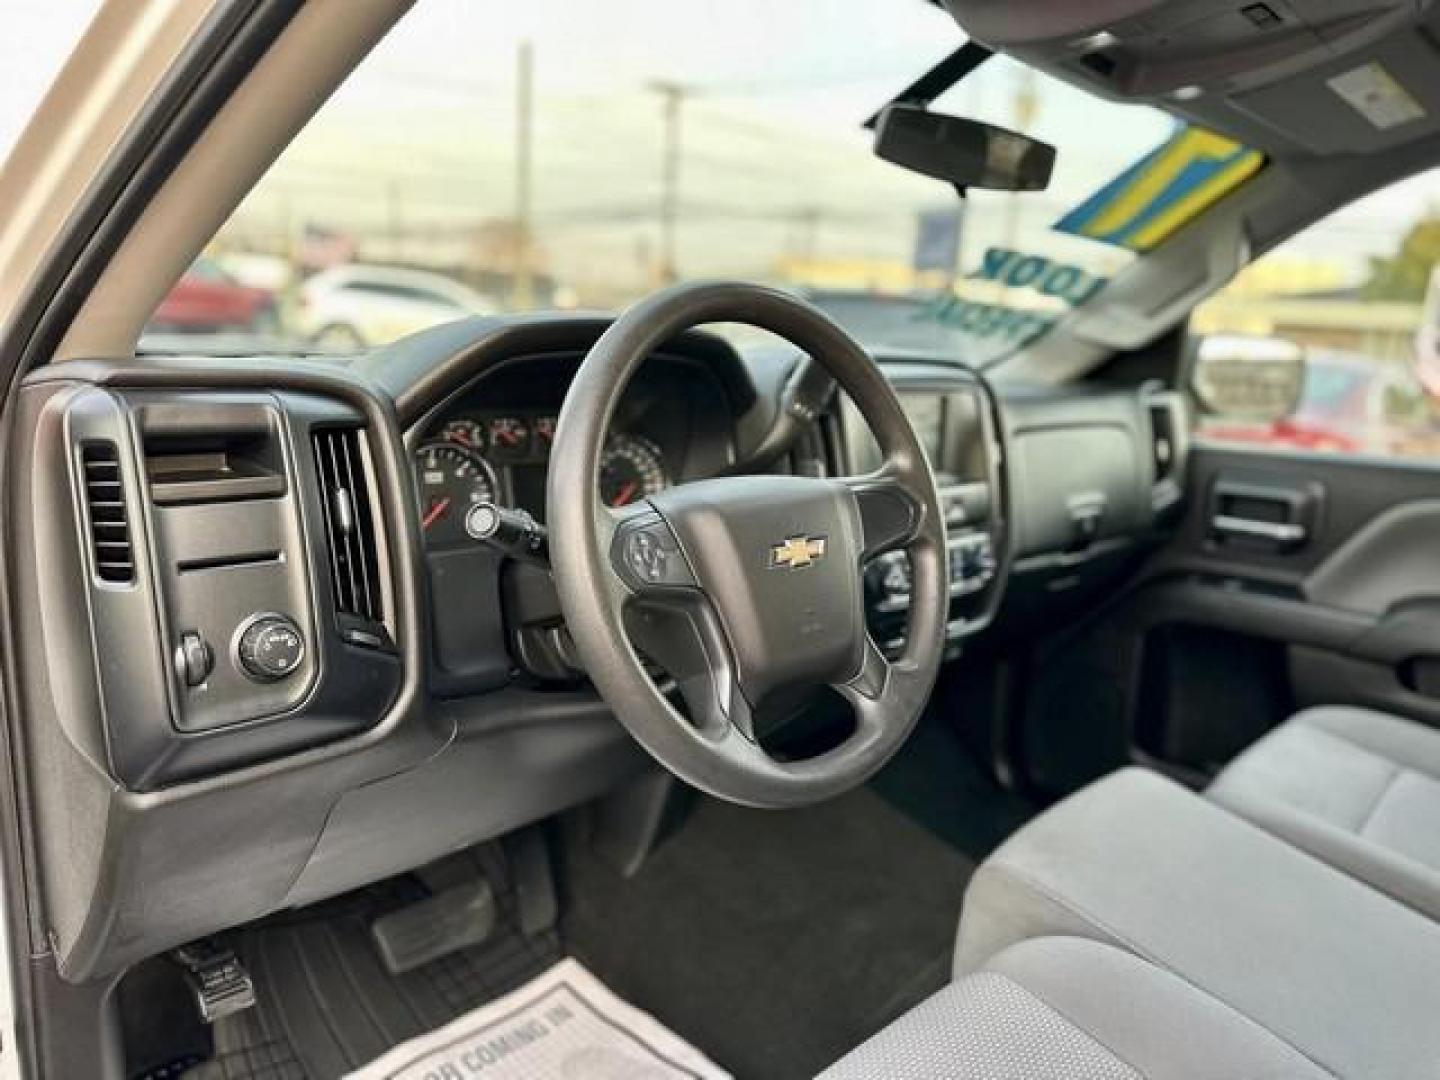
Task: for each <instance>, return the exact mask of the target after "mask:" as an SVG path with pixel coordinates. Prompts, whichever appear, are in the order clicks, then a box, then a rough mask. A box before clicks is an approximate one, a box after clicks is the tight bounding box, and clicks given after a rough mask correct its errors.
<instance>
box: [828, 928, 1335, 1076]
mask: <svg viewBox="0 0 1440 1080" xmlns="http://www.w3.org/2000/svg"><path fill="white" fill-rule="evenodd" d="M1330 1075H1331V1074H1329V1073H1327V1072H1325V1071H1324V1070H1322V1069H1320V1068H1319V1067H1318V1066H1316V1065H1315V1064H1314V1063H1313V1062H1311V1061H1309V1060H1307V1059H1306V1058H1305V1057H1304V1056H1302V1055H1301V1054H1300V1053H1298V1052H1297V1051H1296V1050H1295V1049H1294V1048H1293V1047H1291V1046H1288V1045H1287V1044H1285V1043H1284V1042H1282V1041H1281V1040H1280V1039H1278V1038H1276V1037H1275V1036H1274V1035H1272V1034H1271V1033H1269V1032H1267V1031H1265V1030H1264V1029H1263V1028H1261V1027H1260V1026H1259V1025H1258V1024H1255V1023H1254V1022H1253V1021H1251V1020H1248V1019H1246V1018H1245V1017H1243V1016H1241V1015H1240V1014H1239V1013H1237V1012H1235V1011H1234V1010H1233V1009H1230V1008H1227V1007H1226V1006H1224V1005H1222V1004H1220V1003H1219V1002H1218V1001H1216V1000H1215V999H1214V998H1211V997H1208V996H1206V995H1205V994H1203V993H1201V992H1200V991H1198V990H1196V989H1195V988H1194V987H1192V986H1190V985H1188V984H1187V983H1185V982H1183V981H1182V980H1180V979H1178V978H1176V977H1175V976H1174V975H1171V974H1168V973H1167V972H1164V971H1161V970H1160V969H1159V968H1156V967H1154V966H1153V965H1151V964H1147V963H1145V962H1144V961H1143V960H1139V959H1137V958H1136V957H1134V956H1131V955H1130V954H1128V953H1124V952H1121V951H1120V950H1119V949H1114V948H1111V947H1109V946H1106V945H1101V944H1099V943H1097V942H1093V941H1085V940H1083V939H1080V938H1039V939H1036V940H1033V941H1027V942H1024V943H1022V944H1019V945H1015V946H1012V947H1011V948H1009V949H1006V950H1005V951H1004V952H1002V953H1000V954H999V955H998V956H995V957H993V958H992V959H991V960H990V961H989V963H987V964H986V965H985V967H984V968H983V969H982V970H980V971H977V972H975V973H974V974H971V975H968V976H966V977H965V978H963V979H961V980H959V981H958V982H955V983H952V984H951V985H950V986H948V987H946V988H945V989H944V990H942V991H940V992H939V993H938V994H936V995H935V996H934V997H932V998H930V999H929V1000H928V1001H926V1002H924V1003H923V1004H921V1005H919V1006H918V1007H916V1008H915V1009H913V1010H911V1011H910V1012H909V1013H907V1014H906V1015H905V1016H903V1017H901V1018H900V1019H899V1020H897V1021H896V1022H895V1023H894V1024H892V1025H890V1026H889V1027H888V1028H886V1029H885V1030H884V1031H882V1032H881V1033H880V1034H878V1035H876V1036H875V1037H874V1038H872V1039H871V1040H870V1041H869V1042H867V1043H865V1044H864V1045H863V1046H861V1047H860V1048H859V1049H857V1050H855V1051H853V1052H852V1053H850V1054H849V1055H847V1056H846V1057H845V1058H843V1059H842V1060H841V1061H839V1062H837V1063H836V1064H835V1065H833V1066H831V1067H830V1069H828V1070H827V1071H825V1072H824V1073H822V1074H821V1080H860V1078H862V1077H863V1078H864V1080H876V1078H877V1077H884V1078H885V1080H941V1078H944V1080H1192V1078H1195V1080H1198V1078H1200V1077H1205V1078H1207V1080H1211V1078H1214V1077H1220V1076H1225V1077H1274V1078H1280V1077H1285V1078H1287V1080H1309V1078H1318V1077H1328V1076H1330Z"/></svg>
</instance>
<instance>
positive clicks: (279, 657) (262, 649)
mask: <svg viewBox="0 0 1440 1080" xmlns="http://www.w3.org/2000/svg"><path fill="white" fill-rule="evenodd" d="M235 658H236V660H237V661H238V662H239V664H240V669H241V670H242V671H244V672H245V674H246V675H248V676H250V678H252V679H254V680H255V681H256V682H276V681H277V680H279V679H283V678H286V677H287V676H289V675H291V674H293V673H294V671H295V670H296V669H297V668H298V667H299V666H300V661H301V660H303V659H304V658H305V639H304V638H303V637H302V636H301V635H300V628H299V627H298V626H296V625H295V620H294V619H291V618H289V617H288V616H285V615H277V614H274V613H273V612H272V613H267V614H264V615H256V616H254V617H252V618H251V619H250V621H249V623H247V624H246V626H245V629H244V630H243V631H241V634H240V640H239V641H237V642H236V643H235Z"/></svg>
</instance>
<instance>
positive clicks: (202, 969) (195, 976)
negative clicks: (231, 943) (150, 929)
mask: <svg viewBox="0 0 1440 1080" xmlns="http://www.w3.org/2000/svg"><path fill="white" fill-rule="evenodd" d="M170 955H171V957H173V958H174V960H175V962H176V963H178V964H179V965H180V966H181V967H183V968H184V969H185V975H186V981H187V982H188V983H189V984H190V992H191V993H192V994H194V995H195V1005H196V1007H197V1008H198V1009H199V1010H200V1019H201V1020H203V1021H205V1023H207V1024H213V1023H215V1022H216V1021H217V1020H223V1019H225V1017H227V1016H234V1015H235V1014H236V1013H238V1012H243V1011H244V1010H245V1009H248V1008H250V1007H251V1006H252V1005H254V1004H255V983H254V981H253V980H252V979H251V978H250V973H249V972H248V971H246V970H245V965H244V964H243V963H242V962H241V961H240V958H239V957H238V956H236V955H235V950H234V949H229V948H226V947H225V946H223V945H221V944H219V943H218V942H216V941H214V940H212V939H210V938H202V939H201V940H200V941H192V942H191V943H190V944H189V945H182V946H180V947H179V948H178V949H174V950H172V951H171V953H170Z"/></svg>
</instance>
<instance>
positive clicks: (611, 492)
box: [415, 411, 673, 547]
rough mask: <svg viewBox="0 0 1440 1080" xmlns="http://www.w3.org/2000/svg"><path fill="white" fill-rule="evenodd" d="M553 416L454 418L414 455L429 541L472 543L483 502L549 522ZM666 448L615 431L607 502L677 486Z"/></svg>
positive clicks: (603, 488)
mask: <svg viewBox="0 0 1440 1080" xmlns="http://www.w3.org/2000/svg"><path fill="white" fill-rule="evenodd" d="M555 421H556V416H555V414H554V413H553V412H539V413H526V412H518V411H511V412H504V413H491V414H479V415H472V416H461V417H455V418H454V419H451V420H449V421H447V422H446V423H445V424H443V425H442V426H441V427H440V428H439V429H438V430H437V431H436V432H435V434H434V437H432V438H430V439H428V440H427V441H426V442H424V443H422V444H421V446H420V447H419V448H418V449H417V450H416V451H415V479H416V487H417V490H418V492H419V499H420V507H419V513H420V523H421V531H422V532H423V533H424V536H425V542H426V543H427V544H428V545H430V546H432V547H444V546H451V545H455V544H460V543H465V542H467V540H466V536H465V515H466V514H467V513H468V511H469V510H470V507H472V506H474V505H475V504H476V503H480V502H495V503H500V504H502V505H506V506H516V507H519V508H520V509H522V510H526V511H528V512H529V513H530V514H531V515H533V516H534V517H535V518H536V519H537V520H539V521H544V520H545V481H546V472H547V469H548V467H549V460H550V449H551V446H552V444H553V443H554V441H555ZM672 482H673V478H672V476H671V474H670V471H669V469H668V468H667V465H666V462H665V459H664V455H663V453H662V452H661V450H660V448H659V447H658V446H657V445H656V444H655V443H654V442H652V441H651V440H650V439H648V438H645V437H644V436H641V435H638V434H634V433H632V432H626V431H616V432H613V433H612V434H611V435H610V437H609V438H608V439H607V441H606V445H605V452H604V455H603V457H602V459H601V463H600V491H599V495H600V499H601V500H602V501H603V502H604V503H605V504H606V505H607V506H614V507H620V506H628V505H629V504H631V503H635V502H639V501H640V500H642V499H646V498H649V497H650V496H651V495H654V494H655V493H656V492H658V491H661V490H663V489H664V488H667V487H669V486H670V484H671V483H672Z"/></svg>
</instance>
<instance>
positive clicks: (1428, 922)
mask: <svg viewBox="0 0 1440 1080" xmlns="http://www.w3.org/2000/svg"><path fill="white" fill-rule="evenodd" d="M1054 936H1069V937H1080V938H1088V939H1091V940H1093V941H1096V942H1100V943H1103V944H1106V945H1109V946H1111V947H1113V948H1116V949H1121V950H1124V951H1126V952H1129V953H1131V954H1133V955H1134V956H1136V957H1139V958H1141V959H1143V960H1145V961H1147V962H1149V963H1150V964H1152V965H1154V966H1155V967H1157V968H1159V969H1163V970H1164V971H1167V972H1169V973H1171V974H1172V975H1173V976H1176V977H1178V978H1180V979H1182V980H1183V981H1184V982H1185V983H1187V984H1188V985H1189V986H1191V987H1193V988H1194V989H1195V990H1197V991H1199V992H1201V993H1203V994H1204V995H1206V996H1208V997H1209V998H1212V999H1214V1000H1215V1001H1217V1002H1220V1003H1223V1004H1224V1005H1225V1006H1227V1007H1228V1008H1230V1009H1232V1010H1234V1011H1235V1012H1236V1013H1238V1014H1240V1015H1241V1016H1244V1017H1246V1018H1248V1019H1249V1020H1251V1021H1253V1022H1254V1023H1256V1024H1258V1025H1259V1026H1260V1027H1262V1028H1263V1029H1264V1030H1265V1031H1267V1032H1269V1033H1271V1034H1272V1035H1273V1036H1274V1037H1275V1038H1277V1039H1279V1040H1281V1041H1282V1042H1283V1043H1285V1044H1287V1045H1288V1046H1291V1047H1293V1048H1295V1050H1297V1051H1298V1052H1299V1053H1300V1054H1302V1055H1304V1057H1305V1058H1307V1059H1308V1060H1309V1061H1311V1062H1313V1063H1315V1064H1316V1065H1317V1066H1319V1067H1320V1068H1322V1069H1324V1070H1326V1071H1328V1072H1330V1073H1331V1074H1333V1075H1334V1076H1337V1077H1341V1078H1343V1080H1417V1078H1418V1077H1432V1078H1440V1024H1437V1023H1436V1022H1435V1015H1434V1014H1435V1005H1436V1002H1440V922H1436V921H1435V920H1432V919H1430V918H1428V917H1426V916H1424V915H1421V914H1419V913H1418V912H1416V911H1413V910H1411V909H1410V908H1408V907H1407V906H1405V905H1403V904H1399V903H1397V902H1395V901H1394V900H1392V899H1391V898H1390V897H1388V896H1386V895H1384V894H1383V893H1381V892H1379V891H1377V890H1375V889H1373V888H1371V887H1370V886H1368V885H1366V884H1364V883H1362V882H1360V881H1357V880H1356V879H1355V878H1353V877H1351V876H1349V875H1348V874H1344V873H1342V872H1340V871H1338V870H1336V869H1335V868H1333V867H1331V866H1328V865H1326V864H1325V863H1323V862H1321V861H1319V860H1317V859H1315V858H1313V857H1311V856H1310V855H1308V854H1306V853H1305V852H1303V851H1301V850H1299V849H1298V848H1296V847H1295V846H1293V845H1292V844H1290V843H1288V842H1286V841H1285V840H1282V839H1280V838H1279V837H1276V836H1273V835H1271V834H1270V833H1268V832H1266V831H1265V830H1263V829H1260V828H1258V827H1256V826H1255V825H1252V824H1251V823H1250V822H1248V821H1246V820H1245V819H1243V818H1241V817H1238V816H1236V815H1235V814H1232V813H1230V812H1228V811H1227V810H1225V809H1223V808H1222V807H1220V806H1218V805H1216V804H1214V803H1212V802H1210V801H1209V800H1207V799H1205V798H1202V797H1201V796H1199V795H1196V794H1195V793H1194V792H1192V791H1189V790H1187V789H1185V788H1182V787H1180V786H1179V785H1177V784H1174V783H1172V782H1170V781H1168V780H1166V779H1164V778H1162V777H1160V776H1157V775H1155V774H1154V773H1149V772H1146V771H1144V770H1141V769H1124V770H1122V771H1120V772H1118V773H1116V774H1114V775H1112V776H1110V777H1107V778H1106V779H1104V780H1101V781H1099V782H1097V783H1095V784H1092V785H1090V786H1089V787H1088V788H1086V789H1084V790H1082V791H1080V792H1078V793H1077V794H1075V795H1072V796H1071V797H1070V798H1068V799H1066V800H1064V801H1063V802H1061V803H1059V804H1057V805H1056V806H1054V807H1052V808H1050V809H1049V810H1047V811H1046V812H1045V813H1043V814H1041V815H1040V816H1039V817H1037V818H1035V819H1034V820H1032V821H1031V822H1030V823H1029V824H1027V825H1026V826H1025V827H1024V828H1022V829H1021V830H1020V831H1019V832H1017V833H1016V834H1015V835H1013V836H1012V837H1010V839H1008V840H1007V841H1006V842H1005V843H1004V844H1003V845H1001V847H1000V848H999V849H998V850H997V851H996V852H995V853H994V854H993V855H991V856H990V858H989V859H987V860H986V861H985V862H984V863H982V864H981V866H980V867H979V869H977V870H976V872H975V875H974V876H973V877H972V878H971V882H970V886H969V888H968V889H967V891H966V894H965V903H964V907H963V909H962V912H961V917H960V932H959V937H958V940H957V945H956V963H955V970H956V977H957V978H958V979H962V980H963V979H964V978H965V977H967V976H968V975H969V974H970V973H972V972H975V971H983V970H986V969H987V966H988V965H989V964H991V963H992V962H993V960H994V958H995V957H998V956H1001V955H1003V954H1004V953H1005V951H1006V950H1008V949H1009V948H1010V947H1011V946H1013V945H1015V944H1016V943H1018V942H1022V941H1027V940H1030V939H1033V938H1042V937H1054ZM1102 992H1103V991H1102ZM1214 1075H1216V1076H1221V1075H1244V1076H1249V1077H1254V1076H1257V1075H1260V1074H1257V1073H1254V1072H1250V1073H1242V1072H1231V1073H1224V1072H1217V1073H1215V1074H1214ZM1280 1075H1287V1074H1284V1073H1282V1074H1280Z"/></svg>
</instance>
